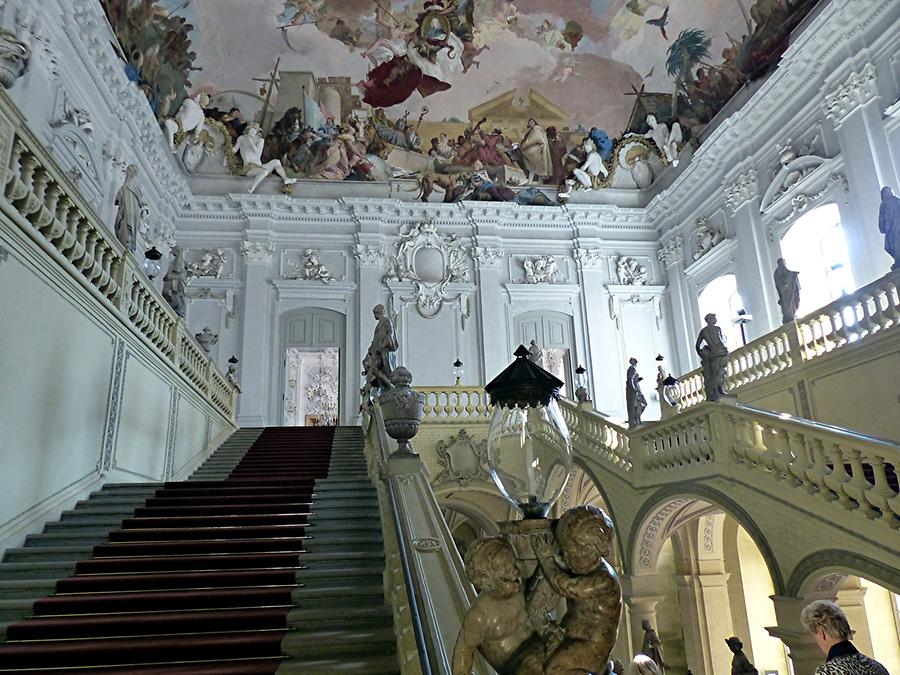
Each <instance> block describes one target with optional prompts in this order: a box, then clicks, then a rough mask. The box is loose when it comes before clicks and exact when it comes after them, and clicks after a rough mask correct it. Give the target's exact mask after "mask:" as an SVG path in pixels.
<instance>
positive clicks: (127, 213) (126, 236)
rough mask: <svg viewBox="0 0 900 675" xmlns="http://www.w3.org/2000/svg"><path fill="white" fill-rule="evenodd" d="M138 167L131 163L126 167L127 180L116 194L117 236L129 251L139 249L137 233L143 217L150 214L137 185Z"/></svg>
mask: <svg viewBox="0 0 900 675" xmlns="http://www.w3.org/2000/svg"><path fill="white" fill-rule="evenodd" d="M136 179H137V167H136V166H135V165H134V164H129V165H128V168H127V169H125V182H124V183H122V187H120V188H119V192H118V193H117V194H116V206H118V207H119V210H118V211H116V222H115V229H116V238H117V239H118V240H119V241H121V242H122V244H123V245H124V246H125V248H127V249H128V250H129V251H131V252H132V253H134V252H135V251H136V250H137V233H138V232H139V231H140V225H141V219H143V218H147V217H148V216H149V215H150V209H148V208H147V206H146V204H144V200H143V199H142V196H141V189H140V187H139V186H138V185H137V180H136Z"/></svg>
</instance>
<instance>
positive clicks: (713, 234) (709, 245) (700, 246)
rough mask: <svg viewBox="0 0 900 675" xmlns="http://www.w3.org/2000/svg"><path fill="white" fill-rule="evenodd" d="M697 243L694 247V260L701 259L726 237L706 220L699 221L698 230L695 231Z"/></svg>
mask: <svg viewBox="0 0 900 675" xmlns="http://www.w3.org/2000/svg"><path fill="white" fill-rule="evenodd" d="M695 237H696V240H695V241H696V245H695V248H694V260H700V258H702V257H703V256H705V255H706V254H707V253H709V252H710V251H711V250H712V249H713V248H715V247H716V246H717V245H719V244H721V243H722V241H723V240H724V239H725V237H723V236H722V232H721V231H720V230H718V229H717V228H715V227H712V226H711V225H710V224H709V223H708V222H706V220H703V219H701V220H698V221H697V232H696V233H695Z"/></svg>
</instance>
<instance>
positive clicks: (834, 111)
mask: <svg viewBox="0 0 900 675" xmlns="http://www.w3.org/2000/svg"><path fill="white" fill-rule="evenodd" d="M876 96H878V82H877V80H876V76H875V66H873V65H872V64H871V63H866V64H865V65H864V66H863V67H862V68H860V69H859V70H857V71H854V72H852V73H850V75H848V76H847V78H846V79H845V80H844V81H843V82H841V83H840V84H839V85H837V87H835V88H834V89H833V90H832V91H831V92H829V93H826V94H825V101H824V102H823V103H822V111H823V112H824V113H825V117H827V118H828V119H829V120H831V122H832V124H834V126H835V127H839V126H841V125H842V124H843V123H844V121H845V120H846V119H847V118H848V117H849V116H850V115H851V113H853V111H855V110H856V109H857V108H859V107H861V106H863V105H865V104H866V103H868V102H869V101H871V100H873V99H874V98H875V97H876Z"/></svg>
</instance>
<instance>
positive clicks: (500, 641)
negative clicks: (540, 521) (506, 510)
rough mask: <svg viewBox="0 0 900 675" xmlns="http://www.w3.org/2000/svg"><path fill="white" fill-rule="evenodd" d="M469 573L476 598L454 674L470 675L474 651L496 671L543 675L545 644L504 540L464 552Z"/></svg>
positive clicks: (461, 637) (481, 542) (492, 540)
mask: <svg viewBox="0 0 900 675" xmlns="http://www.w3.org/2000/svg"><path fill="white" fill-rule="evenodd" d="M466 575H467V576H468V577H469V581H471V582H472V585H473V586H474V587H475V590H476V591H478V597H477V598H476V599H475V602H473V603H472V606H471V607H469V609H468V611H467V612H466V616H465V618H464V619H463V624H462V628H461V629H460V631H459V636H458V637H457V638H456V645H455V646H454V648H453V669H452V673H453V675H470V674H471V672H472V665H473V662H474V660H475V652H476V650H477V651H479V652H480V653H481V655H482V656H483V657H484V658H485V659H486V660H487V662H488V663H490V664H491V666H492V667H493V668H494V670H496V671H497V672H498V673H501V674H505V673H510V674H513V673H514V674H516V675H542V673H543V672H544V643H543V642H542V640H541V639H540V636H539V635H538V634H537V632H536V631H535V630H534V628H533V627H532V625H531V622H530V621H529V618H528V611H527V609H526V605H525V594H524V592H523V590H522V574H521V572H520V570H519V565H518V563H517V562H516V554H515V551H513V547H512V546H511V545H510V543H509V542H508V541H506V540H505V539H503V538H501V537H484V538H482V539H478V540H477V541H476V542H475V543H474V544H472V545H471V546H470V547H469V550H468V551H467V552H466Z"/></svg>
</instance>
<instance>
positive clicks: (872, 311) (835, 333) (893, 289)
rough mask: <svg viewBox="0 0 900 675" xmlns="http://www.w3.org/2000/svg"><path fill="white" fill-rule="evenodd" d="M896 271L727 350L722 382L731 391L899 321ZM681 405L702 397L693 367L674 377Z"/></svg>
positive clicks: (699, 379)
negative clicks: (676, 377) (791, 321)
mask: <svg viewBox="0 0 900 675" xmlns="http://www.w3.org/2000/svg"><path fill="white" fill-rule="evenodd" d="M898 289H900V271H894V272H891V273H890V274H887V275H885V276H883V277H881V278H880V279H877V280H875V281H873V282H872V283H870V284H868V285H866V286H863V287H862V288H860V289H858V290H856V291H854V292H853V293H850V294H848V295H845V296H843V297H841V298H838V299H837V300H835V301H834V302H832V303H830V304H828V305H825V306H824V307H821V308H819V309H818V310H816V311H815V312H811V313H810V314H808V315H806V316H804V317H802V318H800V319H797V320H796V321H794V322H793V323H790V324H785V325H784V326H781V327H780V328H777V329H775V330H774V331H772V332H771V333H768V334H766V335H764V336H762V337H760V338H757V339H756V340H754V341H752V342H750V343H748V344H746V345H744V346H743V347H740V348H739V349H735V350H734V351H733V352H731V353H730V354H729V355H728V369H727V375H726V379H725V387H726V389H728V390H729V391H733V390H736V389H739V388H740V387H743V386H745V385H748V384H750V383H754V382H759V381H761V380H763V379H765V378H768V377H771V376H772V375H774V374H776V373H780V372H783V371H784V370H786V369H788V368H790V367H791V366H793V365H795V364H800V363H807V362H809V361H812V360H814V359H817V358H820V357H821V356H823V355H825V354H829V353H831V352H834V351H835V350H837V349H840V348H842V347H844V346H846V345H849V344H855V343H857V342H859V341H860V340H864V339H866V338H868V337H870V336H872V335H875V334H878V333H881V332H882V331H885V330H897V329H898V327H900V290H898ZM678 387H679V393H680V396H681V408H682V410H684V409H686V408H690V407H692V406H695V405H698V404H699V403H702V402H703V401H705V400H706V396H705V394H704V390H703V374H702V371H701V370H700V369H699V368H698V369H696V370H693V371H691V372H689V373H687V374H686V375H683V376H682V377H681V378H680V379H679V382H678Z"/></svg>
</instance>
